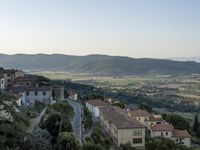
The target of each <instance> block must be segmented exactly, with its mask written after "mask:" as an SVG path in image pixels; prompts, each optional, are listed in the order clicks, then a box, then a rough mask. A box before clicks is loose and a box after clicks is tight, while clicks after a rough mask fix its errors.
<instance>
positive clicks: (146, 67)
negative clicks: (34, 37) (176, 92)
mask: <svg viewBox="0 0 200 150" xmlns="http://www.w3.org/2000/svg"><path fill="white" fill-rule="evenodd" d="M0 66H3V67H5V68H18V69H24V70H45V71H67V72H71V73H88V74H94V75H144V74H173V75H174V74H192V73H197V74H200V63H197V62H194V61H187V62H186V61H185V62H183V61H180V62H179V61H172V60H168V59H149V58H140V59H135V58H130V57H121V56H108V55H88V56H71V55H60V54H52V55H47V54H35V55H26V54H16V55H5V54H0Z"/></svg>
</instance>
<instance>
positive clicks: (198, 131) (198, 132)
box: [196, 127, 200, 138]
mask: <svg viewBox="0 0 200 150" xmlns="http://www.w3.org/2000/svg"><path fill="white" fill-rule="evenodd" d="M196 136H197V137H199V138H200V127H199V128H198V130H197V131H196Z"/></svg>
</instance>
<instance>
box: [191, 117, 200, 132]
mask: <svg viewBox="0 0 200 150" xmlns="http://www.w3.org/2000/svg"><path fill="white" fill-rule="evenodd" d="M198 128H199V121H198V116H197V114H196V115H195V117H194V122H193V128H192V130H193V131H194V132H196V131H197V130H198Z"/></svg>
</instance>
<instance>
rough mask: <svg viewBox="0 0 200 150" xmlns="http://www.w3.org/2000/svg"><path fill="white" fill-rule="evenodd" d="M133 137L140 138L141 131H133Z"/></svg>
mask: <svg viewBox="0 0 200 150" xmlns="http://www.w3.org/2000/svg"><path fill="white" fill-rule="evenodd" d="M133 136H142V130H133Z"/></svg>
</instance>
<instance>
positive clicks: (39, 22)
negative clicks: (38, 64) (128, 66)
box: [0, 0, 200, 58]
mask: <svg viewBox="0 0 200 150" xmlns="http://www.w3.org/2000/svg"><path fill="white" fill-rule="evenodd" d="M0 52H1V53H8V54H13V53H63V54H75V55H86V54H110V55H124V56H131V57H159V58H161V57H184V56H185V57H187V56H188V57H193V56H199V57H200V0H0Z"/></svg>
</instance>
